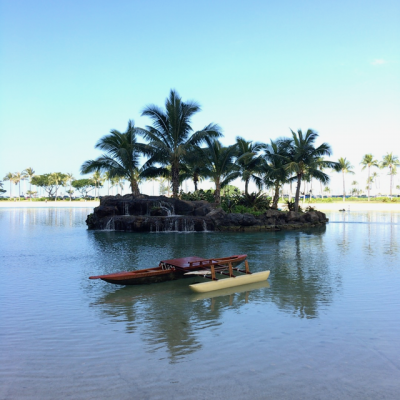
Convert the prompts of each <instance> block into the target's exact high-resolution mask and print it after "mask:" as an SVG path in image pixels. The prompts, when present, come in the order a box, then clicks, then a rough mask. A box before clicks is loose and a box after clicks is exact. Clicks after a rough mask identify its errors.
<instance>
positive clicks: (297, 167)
mask: <svg viewBox="0 0 400 400" xmlns="http://www.w3.org/2000/svg"><path fill="white" fill-rule="evenodd" d="M291 132H292V138H291V139H289V140H286V141H285V145H286V146H287V147H288V150H287V151H288V156H287V157H286V169H287V170H288V171H289V172H290V173H293V174H294V175H295V177H296V180H297V188H296V196H295V203H294V204H295V211H296V212H297V211H298V210H299V198H300V185H301V181H302V179H303V177H304V176H305V175H306V173H308V174H309V175H311V176H313V177H314V178H316V179H318V180H319V181H321V182H322V183H324V184H325V183H328V182H329V176H328V175H327V174H325V173H324V172H323V171H322V170H320V167H321V166H322V167H324V168H332V167H334V166H335V165H336V163H335V162H333V161H327V160H323V159H321V157H323V156H325V155H328V156H329V155H330V154H331V151H332V150H331V147H330V146H329V144H327V143H322V144H321V145H320V146H318V147H315V146H314V142H315V140H316V139H317V137H318V133H317V132H315V131H314V130H312V129H308V130H307V132H306V133H305V134H304V133H303V132H302V131H301V130H300V129H299V130H298V131H297V132H293V131H292V130H291Z"/></svg>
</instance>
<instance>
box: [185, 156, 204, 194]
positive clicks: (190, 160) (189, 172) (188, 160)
mask: <svg viewBox="0 0 400 400" xmlns="http://www.w3.org/2000/svg"><path fill="white" fill-rule="evenodd" d="M201 165H202V159H201V155H199V152H197V151H195V149H192V150H190V151H189V152H188V153H187V156H186V157H185V160H184V162H183V163H182V164H181V166H180V175H181V179H182V181H184V180H186V179H191V180H192V181H193V184H194V191H195V192H197V191H198V189H199V188H198V184H199V182H201V181H202V180H203V176H202V175H201Z"/></svg>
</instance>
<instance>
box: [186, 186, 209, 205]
mask: <svg viewBox="0 0 400 400" xmlns="http://www.w3.org/2000/svg"><path fill="white" fill-rule="evenodd" d="M179 197H180V199H181V200H187V201H199V200H204V201H208V202H209V203H213V202H214V190H211V189H208V190H206V191H204V190H203V189H200V190H197V191H196V192H193V193H192V192H188V193H185V192H183V191H181V192H180V193H179Z"/></svg>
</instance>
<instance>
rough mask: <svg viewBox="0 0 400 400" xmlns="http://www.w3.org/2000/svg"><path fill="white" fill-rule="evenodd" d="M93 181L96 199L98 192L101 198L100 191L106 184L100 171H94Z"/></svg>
mask: <svg viewBox="0 0 400 400" xmlns="http://www.w3.org/2000/svg"><path fill="white" fill-rule="evenodd" d="M91 179H92V181H93V182H94V198H95V199H96V192H97V197H99V189H100V187H101V186H102V183H103V182H104V177H103V176H102V174H101V172H100V171H94V174H93V176H92V178H91Z"/></svg>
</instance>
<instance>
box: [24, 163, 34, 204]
mask: <svg viewBox="0 0 400 400" xmlns="http://www.w3.org/2000/svg"><path fill="white" fill-rule="evenodd" d="M22 176H23V177H24V178H27V179H28V180H29V191H30V192H31V193H32V178H33V177H34V176H35V171H34V169H33V168H31V167H29V168H26V169H24V170H23V171H22ZM30 201H32V196H30Z"/></svg>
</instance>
